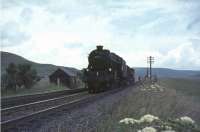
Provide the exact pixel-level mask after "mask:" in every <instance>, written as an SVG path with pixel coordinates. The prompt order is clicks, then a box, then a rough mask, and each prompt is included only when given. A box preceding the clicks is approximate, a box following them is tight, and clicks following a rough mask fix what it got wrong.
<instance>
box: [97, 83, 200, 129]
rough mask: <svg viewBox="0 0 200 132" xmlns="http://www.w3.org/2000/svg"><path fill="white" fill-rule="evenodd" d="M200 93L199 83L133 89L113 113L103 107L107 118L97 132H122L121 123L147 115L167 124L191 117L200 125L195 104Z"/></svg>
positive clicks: (111, 109)
mask: <svg viewBox="0 0 200 132" xmlns="http://www.w3.org/2000/svg"><path fill="white" fill-rule="evenodd" d="M199 93H200V88H199V81H197V80H185V79H184V80H182V79H164V80H161V81H160V82H158V83H156V84H154V85H151V84H149V83H146V84H143V85H141V86H139V87H138V88H135V89H131V90H130V92H129V93H128V94H127V96H124V97H123V98H122V99H121V100H120V101H119V102H118V103H116V104H114V105H113V106H112V107H111V108H110V109H108V108H106V107H104V106H100V111H103V113H104V115H105V116H104V117H105V118H104V119H103V120H102V121H101V122H100V123H99V124H98V126H97V127H96V131H102V132H111V131H118V128H119V121H120V120H121V119H124V118H126V117H131V118H134V119H139V118H140V117H141V116H143V115H146V114H152V115H155V116H158V117H159V118H160V119H163V120H167V119H169V118H171V119H175V118H179V117H182V116H189V117H191V118H192V119H194V120H195V121H196V123H197V124H199V122H200V111H199V109H200V103H199V102H196V101H194V98H196V97H198V96H199V95H200V94H199ZM126 131H133V129H131V128H130V129H126Z"/></svg>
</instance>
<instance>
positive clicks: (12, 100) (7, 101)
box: [1, 88, 87, 109]
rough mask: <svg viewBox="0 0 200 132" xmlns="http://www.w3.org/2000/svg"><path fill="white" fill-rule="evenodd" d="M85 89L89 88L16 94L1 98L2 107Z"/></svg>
mask: <svg viewBox="0 0 200 132" xmlns="http://www.w3.org/2000/svg"><path fill="white" fill-rule="evenodd" d="M83 91H87V89H86V88H79V89H71V90H60V91H54V92H47V93H39V94H31V95H22V96H15V97H5V98H1V108H3V109H4V108H8V107H14V106H17V105H23V104H27V103H32V102H36V101H41V100H47V99H51V98H56V97H60V96H63V95H70V94H74V93H79V92H83Z"/></svg>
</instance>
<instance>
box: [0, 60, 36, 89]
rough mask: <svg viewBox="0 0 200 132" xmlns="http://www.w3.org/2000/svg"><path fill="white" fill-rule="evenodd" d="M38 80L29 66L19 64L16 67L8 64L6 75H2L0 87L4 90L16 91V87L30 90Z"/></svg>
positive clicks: (34, 71)
mask: <svg viewBox="0 0 200 132" xmlns="http://www.w3.org/2000/svg"><path fill="white" fill-rule="evenodd" d="M38 80H39V77H38V76H37V72H36V70H35V69H32V67H31V65H30V64H19V65H18V66H16V65H15V64H14V63H10V64H9V65H8V68H7V69H6V74H4V75H2V82H1V86H2V88H4V89H5V90H12V91H16V88H17V87H25V88H31V87H32V86H33V84H34V83H35V82H36V81H38Z"/></svg>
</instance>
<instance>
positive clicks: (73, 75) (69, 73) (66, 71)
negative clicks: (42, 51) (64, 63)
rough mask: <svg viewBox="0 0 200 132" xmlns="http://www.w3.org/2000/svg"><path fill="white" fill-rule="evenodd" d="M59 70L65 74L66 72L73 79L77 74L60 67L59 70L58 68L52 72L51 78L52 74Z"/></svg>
mask: <svg viewBox="0 0 200 132" xmlns="http://www.w3.org/2000/svg"><path fill="white" fill-rule="evenodd" d="M57 70H62V71H63V72H65V73H66V74H67V75H69V76H71V77H75V76H76V74H77V73H76V72H75V71H72V70H70V69H67V68H63V67H59V68H57V69H56V70H55V71H54V72H52V73H51V74H50V76H51V75H52V74H54V73H55V72H56V71H57Z"/></svg>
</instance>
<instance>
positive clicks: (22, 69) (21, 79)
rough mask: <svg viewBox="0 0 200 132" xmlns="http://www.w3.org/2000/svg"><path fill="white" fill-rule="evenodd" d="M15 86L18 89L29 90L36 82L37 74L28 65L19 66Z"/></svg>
mask: <svg viewBox="0 0 200 132" xmlns="http://www.w3.org/2000/svg"><path fill="white" fill-rule="evenodd" d="M17 80H18V81H17V85H18V86H19V87H21V86H24V87H25V88H31V87H32V86H33V84H34V83H35V82H36V81H37V80H38V76H37V72H36V70H35V69H32V67H31V65H30V64H19V65H18V73H17Z"/></svg>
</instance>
